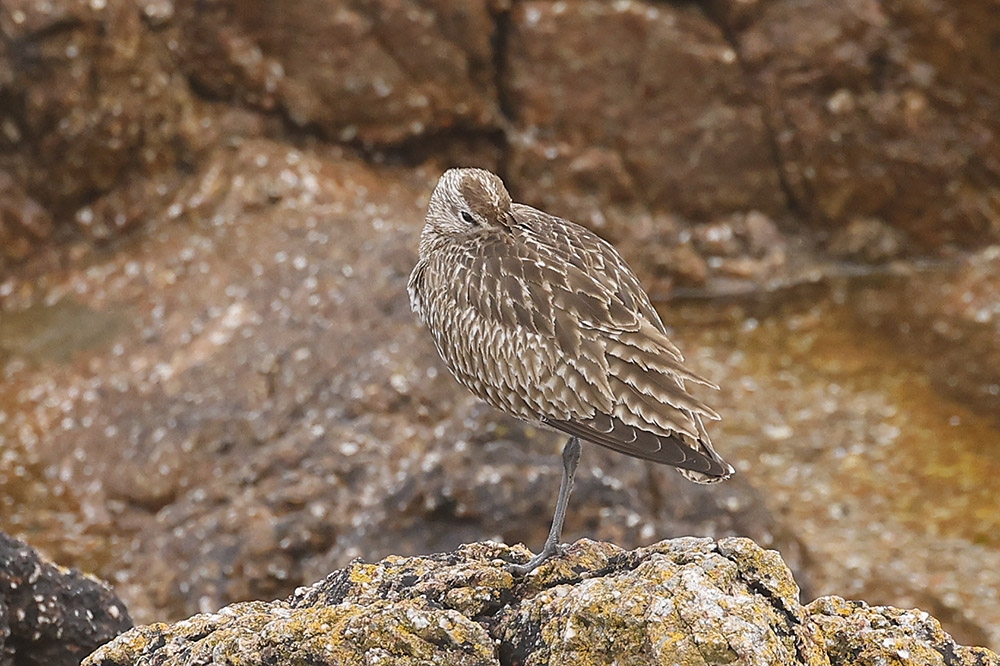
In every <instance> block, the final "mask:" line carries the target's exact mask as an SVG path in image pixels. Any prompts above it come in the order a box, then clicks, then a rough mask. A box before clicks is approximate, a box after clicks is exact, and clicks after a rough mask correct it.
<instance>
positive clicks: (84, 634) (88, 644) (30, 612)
mask: <svg viewBox="0 0 1000 666" xmlns="http://www.w3.org/2000/svg"><path fill="white" fill-rule="evenodd" d="M131 626H132V620H131V619H130V618H129V614H128V611H127V610H125V605H124V604H123V603H122V602H121V600H120V599H118V597H117V596H115V593H114V592H113V591H112V590H111V588H110V587H109V586H108V585H107V584H106V583H104V582H102V581H100V580H98V579H96V578H94V577H93V576H88V575H86V574H83V573H81V572H79V571H77V570H75V569H64V568H62V567H60V566H57V565H55V564H53V563H51V562H48V561H46V560H45V559H44V558H43V557H42V556H41V555H39V554H38V553H37V552H36V551H35V550H34V549H33V548H31V547H30V546H28V545H27V544H26V543H24V542H23V541H18V540H17V539H14V538H12V537H9V536H7V535H6V534H4V533H2V532H0V664H2V665H3V666H21V665H24V666H29V665H34V664H38V665H39V666H40V665H42V664H45V665H46V666H61V665H65V666H76V665H77V664H79V663H80V660H81V659H83V657H85V656H87V655H88V654H89V653H90V652H92V651H93V650H94V649H95V648H96V647H97V646H99V645H102V644H104V643H106V642H107V641H109V640H110V639H112V638H114V637H115V636H117V635H118V634H120V633H121V632H123V631H125V630H126V629H128V628H130V627H131Z"/></svg>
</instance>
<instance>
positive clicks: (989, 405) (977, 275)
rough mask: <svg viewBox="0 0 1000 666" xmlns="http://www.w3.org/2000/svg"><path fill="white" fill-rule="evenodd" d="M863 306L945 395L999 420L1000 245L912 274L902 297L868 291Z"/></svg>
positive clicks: (861, 303)
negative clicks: (933, 268)
mask: <svg viewBox="0 0 1000 666" xmlns="http://www.w3.org/2000/svg"><path fill="white" fill-rule="evenodd" d="M859 305H860V306H861V307H862V308H863V311H864V313H865V315H866V316H867V318H868V319H869V321H870V322H871V323H872V324H873V325H875V326H878V327H880V328H882V329H884V330H885V331H886V332H887V333H888V334H889V335H891V336H893V338H894V339H895V340H896V341H897V344H900V345H904V346H905V347H906V348H907V349H909V350H911V351H913V352H914V353H915V356H916V357H917V358H919V359H921V364H922V365H923V366H924V367H925V368H926V370H927V372H928V374H929V375H930V376H931V377H932V379H933V381H934V383H935V386H936V387H937V388H938V389H939V390H940V391H941V392H942V393H944V394H946V395H950V396H953V397H954V398H956V399H957V400H958V401H960V402H961V403H963V404H967V405H970V406H972V407H974V408H976V409H978V410H979V411H981V412H982V413H984V414H987V415H991V416H994V417H996V415H998V414H1000V246H994V247H991V248H987V249H985V250H982V251H980V252H977V253H976V254H973V255H970V256H968V257H964V258H962V259H961V260H960V262H959V263H958V264H957V265H952V266H951V267H941V268H938V269H936V270H932V271H928V272H926V273H914V274H912V275H910V276H909V278H908V282H907V285H906V287H905V289H904V296H903V297H902V298H890V297H888V296H887V295H886V293H885V292H881V291H880V290H878V289H869V290H867V291H866V292H865V294H864V296H863V297H862V298H860V299H859Z"/></svg>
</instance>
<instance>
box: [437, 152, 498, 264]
mask: <svg viewBox="0 0 1000 666" xmlns="http://www.w3.org/2000/svg"><path fill="white" fill-rule="evenodd" d="M510 203H511V202H510V194H508V193H507V188H506V187H504V185H503V181H502V180H500V177H499V176H497V175H496V174H494V173H490V172H489V171H486V170H485V169H448V170H447V171H445V172H444V174H442V175H441V178H440V179H439V180H438V183H437V186H436V187H435V188H434V192H433V193H431V200H430V203H429V204H428V206H427V217H426V218H425V220H424V230H423V234H422V235H421V239H420V240H421V246H422V247H423V246H425V245H428V246H430V245H433V244H436V243H439V242H442V241H448V240H453V239H455V238H459V237H465V236H468V235H470V234H476V233H478V232H482V231H484V230H494V231H496V230H500V229H504V228H506V227H507V226H508V225H509V224H510V221H511V210H510Z"/></svg>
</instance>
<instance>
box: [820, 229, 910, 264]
mask: <svg viewBox="0 0 1000 666" xmlns="http://www.w3.org/2000/svg"><path fill="white" fill-rule="evenodd" d="M905 246H906V243H905V239H904V238H903V235H902V234H901V233H900V232H899V231H898V230H896V229H893V228H892V227H890V226H889V225H887V224H886V223H885V222H883V221H882V220H878V219H875V218H857V219H854V220H851V221H850V222H848V223H847V226H845V227H842V228H841V229H839V230H837V231H836V232H835V233H834V235H833V237H832V238H831V239H830V241H829V243H827V250H828V251H829V252H830V254H832V255H834V256H836V257H839V258H841V259H848V260H853V261H862V262H866V263H878V262H883V261H888V260H890V259H895V258H897V257H899V256H900V254H902V252H903V249H904V248H905Z"/></svg>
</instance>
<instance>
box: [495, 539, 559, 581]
mask: <svg viewBox="0 0 1000 666" xmlns="http://www.w3.org/2000/svg"><path fill="white" fill-rule="evenodd" d="M565 554H566V546H564V545H562V544H561V543H558V542H556V541H546V542H545V546H544V547H543V548H542V551H541V552H540V553H538V554H537V555H535V556H534V557H532V558H531V559H530V560H528V561H527V562H525V563H524V564H513V563H510V564H508V565H507V571H509V572H510V573H511V574H513V575H514V576H527V575H528V574H529V573H531V572H532V571H534V570H535V569H537V568H538V567H540V566H541V565H542V564H544V563H545V562H546V561H548V560H550V559H551V558H553V557H562V556H563V555H565Z"/></svg>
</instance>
